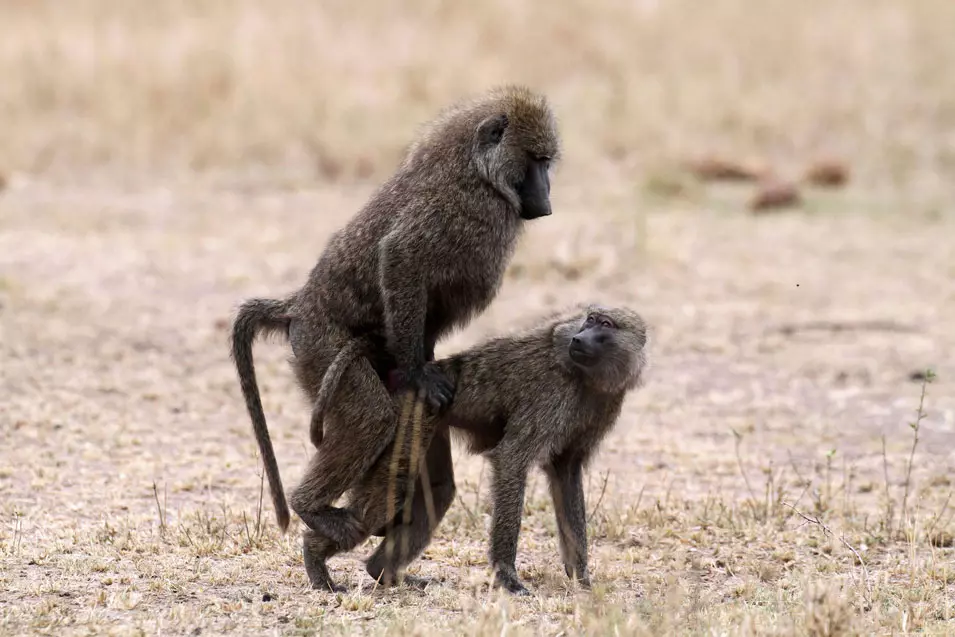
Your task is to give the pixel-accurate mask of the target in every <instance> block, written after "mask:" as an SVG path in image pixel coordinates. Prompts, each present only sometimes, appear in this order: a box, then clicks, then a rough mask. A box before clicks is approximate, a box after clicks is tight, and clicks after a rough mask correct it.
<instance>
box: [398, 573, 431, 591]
mask: <svg viewBox="0 0 955 637" xmlns="http://www.w3.org/2000/svg"><path fill="white" fill-rule="evenodd" d="M433 581H434V580H433V579H432V578H430V577H418V576H417V575H408V574H407V573H406V574H405V575H404V576H402V577H401V583H402V584H404V585H405V586H408V587H410V588H413V589H415V590H419V591H423V590H424V589H426V588H427V587H428V585H429V584H431V582H433Z"/></svg>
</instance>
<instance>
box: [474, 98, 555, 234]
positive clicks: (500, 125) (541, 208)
mask: <svg viewBox="0 0 955 637" xmlns="http://www.w3.org/2000/svg"><path fill="white" fill-rule="evenodd" d="M499 104H500V105H501V107H502V110H501V111H500V112H497V113H494V114H491V115H489V116H487V117H485V118H484V119H483V120H481V122H480V124H478V127H477V131H476V132H477V134H476V138H477V149H476V150H477V153H476V154H477V159H478V165H479V166H480V170H481V173H482V174H483V175H484V177H485V178H486V179H487V180H488V181H489V182H490V183H491V185H492V186H494V188H495V189H497V190H498V191H499V192H500V193H501V194H502V195H503V196H504V198H505V199H507V200H508V201H509V202H510V203H511V205H512V206H513V207H514V208H515V209H516V210H517V211H518V213H519V214H520V216H521V218H523V219H537V218H538V217H546V216H547V215H549V214H551V205H550V169H551V166H552V164H553V163H554V162H556V161H557V159H558V158H559V155H560V140H559V137H558V133H557V125H556V121H555V119H554V115H553V113H552V112H551V110H550V107H549V106H548V105H547V103H546V101H545V100H544V99H543V98H542V97H539V96H534V95H531V94H530V93H524V92H520V91H515V92H513V93H511V94H510V96H509V97H508V98H505V99H503V100H501V101H500V102H499Z"/></svg>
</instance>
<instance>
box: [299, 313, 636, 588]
mask: <svg viewBox="0 0 955 637" xmlns="http://www.w3.org/2000/svg"><path fill="white" fill-rule="evenodd" d="M542 323H543V324H541V325H539V326H538V327H535V328H533V329H531V330H528V331H526V332H524V333H520V334H517V335H513V336H502V337H499V338H495V339H492V340H491V341H489V342H487V343H484V344H481V345H478V346H476V347H473V348H471V349H469V350H466V351H464V352H461V353H459V354H456V355H453V356H451V357H449V358H446V359H442V360H439V361H437V362H436V363H435V364H436V366H437V367H439V368H440V369H441V370H442V371H443V372H444V373H445V374H446V375H447V376H448V378H450V379H451V380H452V382H453V383H454V385H455V393H454V400H453V401H452V403H451V405H450V406H449V407H448V408H447V410H446V411H444V412H443V413H442V414H441V415H439V416H428V415H423V414H422V406H421V401H417V402H416V401H414V400H413V399H412V398H411V397H410V396H408V395H405V396H399V397H396V401H399V400H401V399H402V398H403V399H404V405H403V412H404V413H403V414H402V417H401V423H402V424H401V425H400V426H399V430H398V431H399V433H398V435H397V436H396V439H395V441H394V442H393V443H392V445H391V448H389V449H386V451H385V453H383V454H382V455H381V457H380V458H379V460H378V461H377V462H376V463H375V465H374V466H373V467H372V469H371V471H370V472H369V473H368V474H367V475H366V476H364V478H363V480H362V481H361V482H360V484H359V485H358V486H357V487H356V488H355V489H353V490H352V492H351V493H350V500H349V505H348V507H347V508H346V509H344V511H345V513H347V514H349V515H353V516H355V519H354V521H353V523H352V527H353V528H364V529H366V533H364V534H362V535H361V536H356V537H355V538H353V541H352V542H351V543H348V544H341V543H333V542H330V541H328V539H327V538H324V537H322V536H320V535H318V534H315V533H312V532H309V531H306V537H305V546H304V556H305V567H306V571H307V572H308V576H309V580H310V581H311V583H312V585H313V586H314V587H316V588H318V587H329V588H332V589H335V588H336V587H335V584H334V583H333V582H332V580H331V578H330V576H329V573H328V569H327V566H326V560H327V558H328V557H330V556H331V555H334V554H335V553H337V552H340V551H345V550H350V549H351V548H353V547H354V546H356V545H357V544H358V543H359V542H361V541H363V540H364V539H365V538H366V537H368V536H369V535H371V534H372V532H375V533H374V534H376V535H380V534H384V535H385V536H386V537H385V539H384V540H383V541H382V542H381V543H380V544H379V545H378V548H377V549H376V550H375V552H374V554H373V555H372V556H371V557H370V558H369V559H368V561H367V562H366V567H367V571H368V573H369V575H371V576H372V577H374V578H376V579H378V578H381V581H383V582H384V583H386V584H388V583H391V582H392V581H394V579H395V578H396V576H397V574H398V572H399V570H400V569H402V568H403V567H404V566H405V565H407V564H408V563H409V562H410V561H411V560H413V559H414V558H415V557H416V556H417V555H418V554H420V552H421V551H422V550H424V548H425V546H427V544H428V542H429V541H430V539H431V534H432V532H433V530H434V528H435V527H436V526H437V524H438V523H439V522H440V521H441V518H442V517H443V516H444V514H445V512H446V511H447V509H448V507H449V506H450V504H451V501H452V499H453V498H454V492H455V489H454V477H453V471H452V467H451V461H450V458H449V457H447V456H446V453H445V451H444V450H445V449H447V445H448V444H449V442H448V441H449V436H448V433H449V428H452V429H453V430H455V431H457V432H459V433H460V434H461V435H463V437H464V438H465V439H466V440H467V442H468V443H469V444H468V447H469V451H470V452H471V453H483V454H486V455H487V457H488V458H489V459H490V460H491V465H492V469H493V474H494V486H493V505H494V509H493V522H492V527H491V546H490V562H491V565H492V567H493V568H494V571H495V580H496V582H497V583H498V584H499V585H502V586H504V587H505V588H506V589H507V590H509V591H511V592H515V593H522V592H526V589H525V588H524V586H523V585H522V584H521V582H520V580H519V579H518V577H517V571H516V568H515V563H514V562H515V557H516V554H517V539H518V533H519V531H520V521H521V509H522V507H523V501H524V488H525V485H526V482H527V474H528V471H529V470H530V468H531V467H532V466H534V465H540V466H541V467H542V468H543V469H544V471H545V472H546V474H547V476H548V479H549V482H550V490H551V496H552V497H553V500H554V507H555V509H556V514H557V525H558V529H559V533H560V550H561V556H562V558H563V561H564V566H565V569H566V571H567V574H568V575H569V576H573V574H576V577H577V579H578V580H579V581H581V582H582V583H583V584H585V585H589V574H588V571H587V532H586V520H585V509H584V493H583V483H582V481H581V475H582V471H583V467H584V465H585V464H586V463H587V462H588V461H589V459H590V458H591V457H592V455H593V453H594V452H595V451H596V449H597V446H598V445H599V443H600V441H601V440H602V439H603V437H604V435H605V434H606V433H607V432H608V431H609V430H610V429H611V427H612V426H613V425H614V423H615V422H616V421H617V417H618V415H619V413H620V409H621V405H622V403H623V399H624V396H625V394H626V393H627V392H628V391H630V390H632V389H634V388H636V387H638V386H639V385H640V383H641V381H642V378H643V372H644V369H645V368H646V364H647V355H646V343H647V327H646V324H645V322H644V320H643V319H642V318H641V316H640V315H639V314H637V313H635V312H633V311H631V310H628V309H626V308H607V307H601V306H598V305H590V306H578V307H577V308H575V309H574V310H572V311H568V312H565V313H563V314H561V315H558V316H556V317H554V318H551V319H550V320H548V321H547V322H546V323H544V322H542ZM348 356H356V354H355V353H354V351H345V350H343V354H342V356H341V360H340V361H336V362H338V363H340V364H339V365H338V366H337V367H336V370H337V375H336V374H329V375H328V376H327V377H326V378H325V383H326V385H327V387H326V389H327V391H328V393H331V392H334V390H335V384H336V383H337V382H338V380H339V377H340V376H341V375H342V374H344V373H345V370H346V369H347V367H348V365H349V363H348V360H347V357H348ZM412 405H413V406H414V407H415V408H417V413H415V414H414V416H411V414H410V411H409V410H410V409H411V408H412ZM322 406H323V405H322V404H321V403H318V404H317V405H316V408H317V409H319V410H321V408H322ZM408 427H415V428H418V429H419V430H418V431H410V432H409V431H402V430H403V429H406V428H408ZM395 449H397V452H395ZM436 449H438V450H439V451H436ZM425 451H426V454H424V453H423V452H425ZM422 456H424V457H423V458H422ZM396 464H397V465H399V466H397V467H396ZM419 466H420V468H421V473H420V474H419V475H418V476H417V478H418V480H417V482H416V483H415V486H414V489H413V494H412V493H408V494H407V496H405V495H404V494H401V493H400V492H396V491H394V490H393V488H394V485H393V483H394V481H395V479H396V475H398V474H400V473H401V472H402V471H404V473H405V474H406V475H409V476H412V477H413V476H414V474H415V473H416V471H417V467H419ZM390 489H391V490H390ZM412 496H413V502H412V503H411V505H410V506H408V499H410V498H412ZM399 509H403V510H402V513H403V516H402V517H403V519H402V520H401V522H400V523H398V524H397V526H396V527H395V528H394V529H393V530H392V529H391V528H390V527H391V524H392V522H393V521H394V518H395V511H398V510H399ZM414 582H415V583H420V581H418V580H414Z"/></svg>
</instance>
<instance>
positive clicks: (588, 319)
mask: <svg viewBox="0 0 955 637" xmlns="http://www.w3.org/2000/svg"><path fill="white" fill-rule="evenodd" d="M593 324H594V317H593V316H588V317H587V320H586V321H584V325H593Z"/></svg>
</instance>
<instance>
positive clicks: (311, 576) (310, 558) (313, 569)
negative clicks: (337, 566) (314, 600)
mask: <svg viewBox="0 0 955 637" xmlns="http://www.w3.org/2000/svg"><path fill="white" fill-rule="evenodd" d="M302 557H303V558H304V560H305V573H306V575H308V581H309V583H310V584H311V585H312V588H313V589H316V590H326V591H330V592H332V593H344V592H345V591H346V590H348V589H347V588H345V587H344V586H340V585H339V584H336V583H335V581H334V580H333V579H332V576H331V574H330V573H329V572H328V566H327V565H326V564H325V560H324V559H322V558H319V557H316V556H314V555H310V554H309V552H308V549H307V548H304V549H303V550H302Z"/></svg>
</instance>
